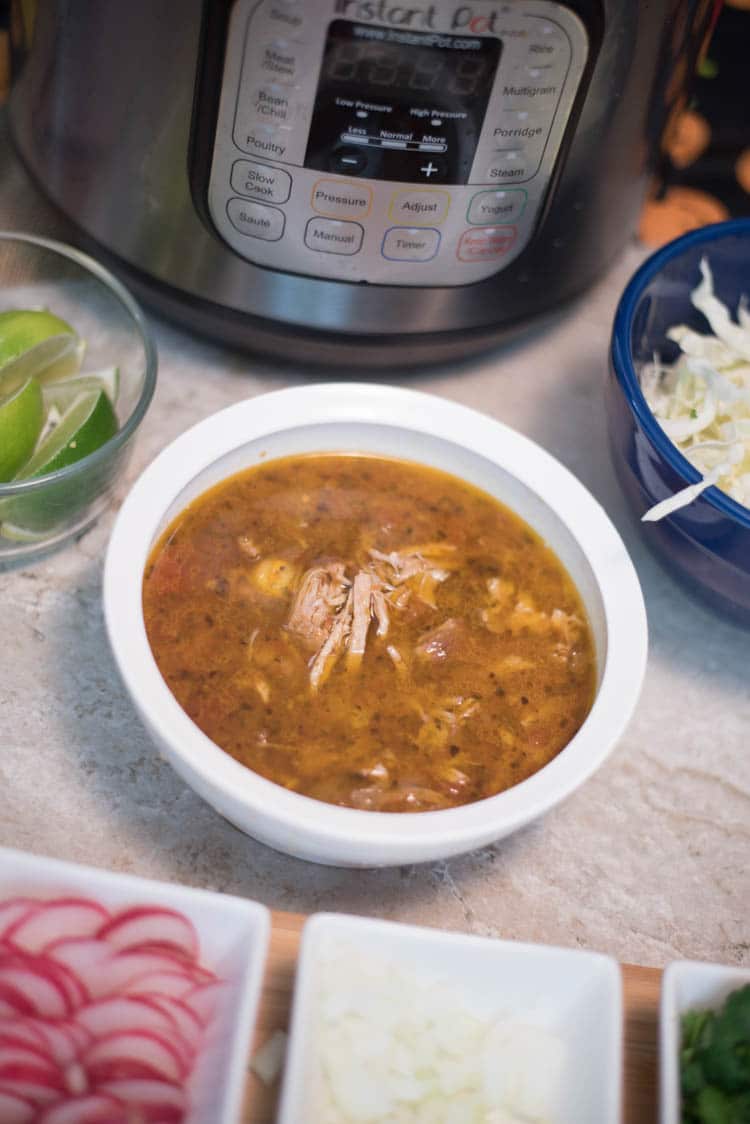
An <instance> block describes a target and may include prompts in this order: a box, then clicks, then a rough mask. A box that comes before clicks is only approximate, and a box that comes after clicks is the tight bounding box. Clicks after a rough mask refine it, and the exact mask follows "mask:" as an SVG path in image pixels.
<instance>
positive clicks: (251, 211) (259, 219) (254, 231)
mask: <svg viewBox="0 0 750 1124" xmlns="http://www.w3.org/2000/svg"><path fill="white" fill-rule="evenodd" d="M227 214H228V215H229V221H230V222H231V224H232V226H233V227H234V228H235V230H239V232H240V234H246V235H247V236H248V237H249V238H262V239H263V241H264V242H278V240H279V239H280V238H281V236H282V234H283V233H284V224H285V222H286V219H285V218H284V212H283V211H280V210H279V209H278V208H277V207H267V206H266V205H265V203H250V202H248V200H247V199H230V200H229V202H228V203H227Z"/></svg>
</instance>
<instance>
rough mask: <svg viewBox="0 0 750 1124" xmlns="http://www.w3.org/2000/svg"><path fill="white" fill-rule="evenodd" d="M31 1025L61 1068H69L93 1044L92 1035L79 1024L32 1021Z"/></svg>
mask: <svg viewBox="0 0 750 1124" xmlns="http://www.w3.org/2000/svg"><path fill="white" fill-rule="evenodd" d="M31 1025H32V1026H33V1027H34V1029H35V1030H37V1031H38V1032H39V1034H40V1035H41V1036H42V1038H43V1040H44V1042H45V1043H46V1045H47V1049H48V1050H49V1052H50V1054H51V1055H52V1057H53V1058H54V1060H55V1062H56V1063H57V1065H59V1066H63V1067H65V1066H68V1065H70V1063H71V1062H73V1061H75V1059H76V1058H77V1057H78V1055H79V1054H80V1052H81V1051H82V1050H84V1049H86V1048H87V1047H88V1046H89V1045H90V1043H91V1035H90V1034H89V1032H88V1031H87V1030H86V1029H85V1028H84V1027H82V1026H79V1025H78V1023H77V1022H73V1021H67V1022H64V1021H57V1022H42V1021H41V1020H40V1021H33V1020H32V1021H31Z"/></svg>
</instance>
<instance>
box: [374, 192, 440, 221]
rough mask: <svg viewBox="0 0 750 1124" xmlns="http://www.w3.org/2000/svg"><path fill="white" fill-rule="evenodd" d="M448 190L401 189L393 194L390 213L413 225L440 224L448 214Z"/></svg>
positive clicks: (397, 218)
mask: <svg viewBox="0 0 750 1124" xmlns="http://www.w3.org/2000/svg"><path fill="white" fill-rule="evenodd" d="M450 201H451V197H450V195H449V194H448V192H447V191H401V192H398V193H397V194H396V195H394V196H393V199H392V200H391V206H390V210H389V215H390V217H391V218H392V219H395V220H396V221H397V222H403V223H407V222H408V223H409V224H410V225H411V226H435V225H439V224H440V223H441V222H442V221H443V219H444V218H445V216H446V215H447V214H448V207H449V206H450Z"/></svg>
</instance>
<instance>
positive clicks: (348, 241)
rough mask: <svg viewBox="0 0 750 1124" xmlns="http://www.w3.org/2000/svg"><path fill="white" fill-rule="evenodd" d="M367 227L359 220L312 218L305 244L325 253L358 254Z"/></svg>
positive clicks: (308, 225) (306, 228)
mask: <svg viewBox="0 0 750 1124" xmlns="http://www.w3.org/2000/svg"><path fill="white" fill-rule="evenodd" d="M364 236H365V228H364V227H363V226H360V225H359V223H358V222H337V221H336V220H334V219H310V220H309V221H308V223H307V226H306V227H305V245H306V246H307V248H308V249H309V250H319V251H321V252H322V253H324V254H356V253H358V252H359V250H360V249H361V247H362V240H363V239H364Z"/></svg>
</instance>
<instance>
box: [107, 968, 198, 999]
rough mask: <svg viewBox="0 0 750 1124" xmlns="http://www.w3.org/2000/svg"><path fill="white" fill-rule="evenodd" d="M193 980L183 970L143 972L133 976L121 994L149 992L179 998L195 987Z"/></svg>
mask: <svg viewBox="0 0 750 1124" xmlns="http://www.w3.org/2000/svg"><path fill="white" fill-rule="evenodd" d="M195 986H196V985H195V981H194V980H193V979H191V978H190V976H186V975H185V973H184V972H163V971H156V972H143V973H142V974H141V975H139V976H134V977H133V979H132V980H130V982H129V983H127V984H126V985H125V987H124V988H123V989H122V993H123V995H141V994H145V993H146V992H148V993H149V994H155V993H157V992H158V994H159V995H164V996H171V997H172V998H174V999H180V998H181V997H182V996H183V995H185V994H186V993H187V992H188V991H192V990H193V989H194V988H195Z"/></svg>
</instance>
